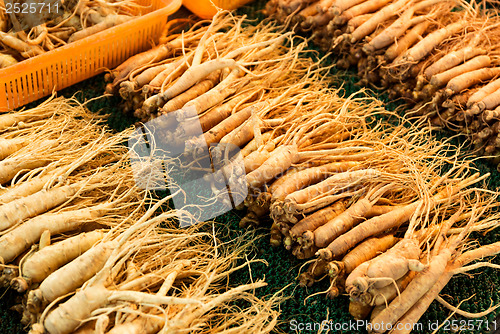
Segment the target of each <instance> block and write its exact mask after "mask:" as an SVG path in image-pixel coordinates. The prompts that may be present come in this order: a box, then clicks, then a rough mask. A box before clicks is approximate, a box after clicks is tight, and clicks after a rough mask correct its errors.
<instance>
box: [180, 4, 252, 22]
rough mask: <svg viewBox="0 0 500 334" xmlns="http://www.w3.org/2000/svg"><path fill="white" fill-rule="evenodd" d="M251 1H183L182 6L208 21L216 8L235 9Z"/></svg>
mask: <svg viewBox="0 0 500 334" xmlns="http://www.w3.org/2000/svg"><path fill="white" fill-rule="evenodd" d="M251 1H253V0H184V1H183V2H182V4H183V5H184V6H186V8H187V9H189V10H190V11H192V12H193V13H195V14H196V15H198V16H199V17H201V18H204V19H210V18H212V16H214V15H215V13H217V8H222V9H228V10H232V9H236V8H238V7H241V6H243V5H245V4H247V3H249V2H251Z"/></svg>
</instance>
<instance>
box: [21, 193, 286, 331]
mask: <svg viewBox="0 0 500 334" xmlns="http://www.w3.org/2000/svg"><path fill="white" fill-rule="evenodd" d="M169 199H171V196H168V197H166V198H164V199H163V200H161V201H159V202H156V203H155V204H154V205H153V206H151V208H150V209H149V210H148V211H147V212H146V213H145V214H144V215H143V216H142V217H140V218H139V219H138V220H134V224H133V225H130V226H128V227H125V226H124V225H121V226H119V227H117V228H112V229H111V230H110V231H109V232H108V233H107V234H106V235H105V236H104V238H103V239H102V240H101V242H100V243H99V244H97V245H96V246H94V248H93V249H94V250H96V251H97V250H102V249H106V250H108V251H107V253H106V254H105V256H104V257H105V259H104V263H103V264H102V265H100V266H99V268H98V269H97V270H94V268H92V270H93V272H94V273H93V275H92V278H90V279H89V280H87V281H86V282H85V283H84V282H83V281H82V282H80V284H81V283H84V284H83V286H82V287H81V288H80V289H79V290H77V291H76V293H75V294H73V295H72V296H71V297H69V298H67V299H66V300H64V301H62V302H61V303H59V304H58V305H54V304H53V303H52V304H50V305H49V306H47V308H46V309H45V311H43V313H42V314H41V316H40V317H39V320H38V323H36V324H35V325H34V326H33V327H32V330H31V332H30V333H33V334H35V333H45V332H48V333H51V334H52V333H58V334H63V333H68V334H69V333H79V334H83V333H110V334H111V333H137V334H139V333H140V334H153V333H192V332H196V333H234V332H238V333H249V332H252V333H253V332H255V333H269V332H270V331H271V330H272V329H273V328H274V326H275V325H276V322H277V317H278V314H279V313H278V312H277V311H276V310H274V308H275V306H276V304H277V302H278V300H279V298H278V296H276V295H275V296H272V297H271V298H268V299H267V300H262V299H258V298H257V297H255V294H254V290H255V289H256V288H259V287H263V286H265V283H264V282H262V281H257V282H252V283H250V284H243V285H239V286H237V287H230V282H227V279H228V277H229V274H231V273H232V272H234V271H236V270H239V269H241V268H245V267H248V266H249V265H250V262H252V261H248V260H244V261H242V263H241V264H239V265H237V260H241V259H244V258H245V256H244V255H245V252H247V251H248V247H249V246H250V245H251V244H252V241H254V238H253V237H252V236H251V234H250V235H243V236H241V237H238V238H237V239H235V240H232V241H230V242H226V243H222V242H220V241H219V240H217V239H216V236H215V234H216V232H215V229H214V233H213V234H212V233H207V232H200V231H199V229H198V227H196V228H189V229H184V230H183V229H178V228H174V227H173V225H174V224H175V225H176V224H177V223H174V219H175V218H176V217H177V215H178V214H179V212H178V210H168V211H165V212H163V213H161V214H157V215H156V216H154V217H151V216H152V215H153V214H154V212H155V211H156V210H157V209H158V208H159V206H160V204H162V203H163V202H165V201H166V200H169ZM84 255H85V254H83V255H82V256H84ZM101 257H102V255H101ZM63 274H65V275H69V276H71V274H70V273H61V276H59V277H58V281H59V283H60V282H63V281H64V279H69V276H63ZM38 293H41V292H39V290H34V291H33V298H34V299H30V297H28V302H30V301H31V300H36V299H35V298H38V295H37V294H38ZM238 305H247V306H238Z"/></svg>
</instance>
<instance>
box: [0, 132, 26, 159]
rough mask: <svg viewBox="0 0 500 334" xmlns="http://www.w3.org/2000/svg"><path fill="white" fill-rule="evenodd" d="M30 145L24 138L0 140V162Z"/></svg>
mask: <svg viewBox="0 0 500 334" xmlns="http://www.w3.org/2000/svg"><path fill="white" fill-rule="evenodd" d="M28 144H29V142H28V140H27V139H26V138H23V137H21V138H12V139H2V138H0V160H3V159H5V158H7V157H8V156H9V155H11V154H12V153H14V152H17V151H19V150H20V149H21V148H23V147H24V146H26V145H28Z"/></svg>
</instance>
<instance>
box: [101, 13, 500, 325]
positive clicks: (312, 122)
mask: <svg viewBox="0 0 500 334" xmlns="http://www.w3.org/2000/svg"><path fill="white" fill-rule="evenodd" d="M244 23H245V22H244V18H234V17H231V16H229V15H227V14H225V13H224V12H220V13H219V14H218V15H217V16H216V17H215V18H214V20H213V21H212V22H211V23H210V24H209V25H205V26H203V25H202V24H203V22H202V23H199V24H198V25H195V27H194V28H193V29H191V30H189V31H187V32H186V31H185V32H183V33H182V34H179V35H172V36H171V37H170V38H171V40H170V41H169V42H166V43H165V44H161V45H160V46H158V47H157V48H155V49H152V50H150V51H147V52H145V53H143V54H140V55H138V56H134V57H132V58H131V59H129V60H128V61H126V62H125V63H124V64H122V65H120V66H119V67H118V68H117V69H115V70H113V71H112V72H111V73H110V74H109V75H108V78H109V79H111V78H114V79H113V80H114V81H113V82H112V83H110V84H109V85H108V87H107V90H108V92H115V93H119V94H120V95H121V96H122V97H123V98H124V99H125V100H126V105H127V106H128V110H129V111H131V110H135V111H134V113H135V115H136V116H138V117H139V118H141V119H142V120H143V121H150V120H151V119H153V118H156V117H158V118H156V119H162V120H165V122H173V121H169V120H170V119H171V118H169V117H168V116H170V115H173V114H174V115H175V122H178V124H175V122H173V123H172V124H173V125H172V124H170V125H171V127H170V128H169V130H168V131H165V132H162V136H161V137H162V138H163V140H165V141H167V142H176V143H177V144H179V145H181V146H183V150H184V153H187V154H193V159H194V161H196V158H197V153H198V150H197V149H196V148H200V147H203V146H204V145H205V146H210V145H213V146H214V147H212V149H211V155H212V157H214V156H215V157H219V158H220V157H223V158H222V159H223V160H224V164H223V167H222V168H221V169H220V170H218V171H217V172H216V174H215V176H214V179H221V180H224V179H226V180H227V184H235V183H238V182H240V183H241V182H242V180H243V184H244V186H246V187H247V188H248V192H249V195H248V196H247V197H246V199H245V205H246V206H247V207H248V213H247V215H246V216H245V217H244V218H243V219H242V221H241V223H240V225H241V226H242V227H245V226H249V225H259V224H260V223H261V221H262V220H264V219H265V217H266V216H267V215H268V214H270V216H271V217H272V218H273V220H274V222H273V225H272V226H271V243H272V244H273V245H276V246H278V245H280V244H282V243H283V244H284V246H285V247H286V248H287V249H289V250H292V252H293V254H294V255H295V256H296V257H298V258H300V259H309V258H312V257H315V256H317V258H316V259H313V260H312V264H311V265H310V267H309V269H308V272H307V273H305V274H304V275H302V276H301V281H302V282H303V284H304V285H309V284H311V283H312V282H314V281H316V280H319V279H320V278H321V277H325V276H326V273H327V271H326V266H327V265H329V266H330V265H333V264H334V263H335V261H339V260H342V258H343V256H344V255H345V256H347V255H349V254H351V252H354V251H355V250H356V252H361V253H362V254H363V255H362V256H359V255H358V256H355V255H354V253H353V254H351V256H354V258H355V260H356V261H357V262H356V265H352V266H353V267H351V269H348V270H351V271H352V270H353V269H354V267H357V266H359V265H361V264H362V263H366V264H364V265H363V266H362V267H361V268H363V267H365V266H367V265H368V262H367V261H368V260H371V258H375V256H376V255H379V253H380V252H383V251H386V250H388V249H392V248H393V246H394V247H395V248H394V250H392V251H390V252H389V253H388V255H386V256H389V258H390V255H391V254H392V253H393V252H396V253H398V252H399V251H398V249H400V248H402V249H403V250H404V251H405V252H406V251H407V250H406V249H407V248H409V250H408V251H407V253H402V255H401V256H399V258H398V259H397V260H398V261H399V262H398V263H397V264H395V266H396V268H395V269H394V271H395V272H396V273H395V274H390V273H389V274H388V273H387V272H386V271H380V272H376V273H374V274H373V273H372V272H371V271H370V276H368V277H369V278H373V280H369V282H368V283H367V285H368V287H367V288H366V289H365V288H364V287H361V288H360V289H363V290H360V291H361V292H359V293H358V295H361V294H363V293H364V294H363V296H365V297H366V291H368V290H367V289H370V288H372V286H373V284H374V282H375V281H377V282H378V281H380V282H379V283H378V284H377V286H381V287H386V286H387V289H391V288H395V285H394V284H392V285H391V284H390V283H391V282H393V283H394V282H397V281H398V280H400V279H401V278H402V277H403V276H405V275H408V276H410V274H408V271H409V269H411V272H412V273H413V274H411V275H414V276H411V277H410V278H406V280H407V282H408V281H409V280H411V279H412V278H416V277H420V276H419V275H423V274H424V273H427V272H428V271H429V270H431V269H429V268H431V267H430V265H427V264H430V263H431V260H432V259H433V258H432V257H431V255H432V256H434V255H436V256H437V255H439V254H441V253H440V252H441V251H442V252H445V253H446V254H448V255H449V257H446V256H445V255H443V256H442V257H443V258H444V262H445V263H450V265H451V263H452V261H455V260H456V256H457V255H458V254H460V252H461V251H462V249H463V247H464V245H465V244H466V242H467V236H468V234H469V232H470V231H474V230H483V229H484V230H487V229H490V228H492V227H494V226H496V220H495V218H496V216H494V215H491V216H490V218H484V217H485V216H487V214H489V213H490V210H493V209H492V208H491V207H493V206H494V205H492V204H491V203H492V199H491V198H493V197H494V195H491V196H490V197H488V193H487V192H481V191H476V192H474V194H476V193H477V195H475V197H474V196H472V195H471V193H472V192H473V190H471V189H469V188H468V187H469V186H471V185H473V184H475V183H477V182H480V181H481V180H482V179H484V178H485V177H487V176H483V177H479V175H476V174H474V175H470V176H468V175H469V174H470V173H469V167H467V164H466V163H465V162H463V163H462V162H461V163H456V165H457V166H460V167H454V168H451V171H450V172H449V173H448V174H446V175H444V176H439V175H438V172H439V171H441V170H442V169H444V165H445V164H446V163H449V162H450V159H448V158H446V154H447V153H448V152H450V151H455V150H456V148H454V147H451V146H447V144H440V143H438V142H435V141H433V140H429V138H428V137H429V131H428V130H426V129H422V130H417V129H416V128H412V127H409V126H408V125H405V126H403V125H400V126H388V125H384V126H383V125H382V124H381V123H378V122H376V121H375V120H374V118H373V117H372V116H375V115H377V114H385V115H386V116H387V115H388V112H387V111H385V110H384V109H383V108H381V107H380V103H377V102H375V101H372V100H370V99H367V98H366V97H363V96H362V94H357V95H356V94H355V95H353V96H349V97H348V98H340V97H339V96H338V94H337V91H335V90H333V89H330V88H328V84H327V82H326V81H327V79H328V78H327V77H326V76H325V74H324V73H325V72H326V71H327V70H328V69H327V68H320V67H319V66H317V64H315V63H314V62H312V61H311V60H309V59H304V58H301V52H302V51H306V50H305V46H304V44H303V43H301V44H298V45H297V46H294V44H293V40H289V39H288V37H287V36H283V37H280V36H281V35H277V36H276V35H273V34H271V33H269V32H268V31H269V30H267V29H269V28H272V25H269V24H268V23H265V22H264V23H260V24H258V25H257V26H255V27H254V26H250V27H248V28H247V29H245V30H242V29H241V26H243V25H244ZM222 27H225V29H224V30H223V31H224V33H222V32H220V31H218V29H222ZM195 28H197V29H195ZM266 28H267V29H266ZM275 36H276V37H275ZM285 38H286V39H287V40H289V42H288V43H290V47H289V48H288V49H286V48H283V47H281V46H280V45H281V43H282V42H283V41H284V39H285ZM266 39H267V40H266ZM224 41H228V42H224ZM229 41H230V42H231V43H229ZM269 41H273V42H275V44H274V43H273V44H271V45H269V43H270V42H269ZM190 43H193V44H190ZM238 43H241V44H242V45H244V47H242V46H240V45H239V44H238ZM179 45H181V46H180V47H179ZM241 50H244V53H241V52H242V51H241ZM255 54H257V55H259V56H260V57H258V58H257V57H255V58H254V56H253V55H255ZM224 55H225V56H224ZM240 56H241V58H238V57H240ZM233 57H235V58H236V60H235V59H233ZM250 60H251V61H252V62H249V61H250ZM277 60H279V63H277ZM159 62H160V64H158V63H159ZM234 62H236V63H238V64H237V65H234ZM247 63H248V64H247ZM141 64H144V66H142V65H141ZM232 64H233V65H232ZM216 66H217V67H216ZM232 66H236V67H234V68H233V67H232ZM179 69H180V70H179ZM277 69H284V70H283V71H279V72H278V70H277ZM202 70H203V71H202ZM240 71H241V72H240ZM178 72H179V73H178ZM224 72H225V74H224ZM221 73H222V74H221ZM153 77H154V78H153ZM143 78H148V79H147V80H142V79H143ZM151 78H152V79H151ZM148 80H149V84H148V83H147V82H148ZM153 81H154V84H151V83H153ZM228 83H233V84H232V85H231V86H228ZM257 83H258V86H257ZM263 83H264V84H263ZM255 86H257V87H255ZM228 87H229V88H233V90H232V91H231V90H228ZM222 88H223V89H222ZM207 101H210V102H207ZM201 102H203V103H201ZM193 110H194V112H193ZM192 112H193V113H192ZM159 116H162V117H163V118H162V117H159ZM186 120H191V123H189V122H187V121H186ZM193 120H195V121H196V122H198V121H199V123H201V129H202V131H203V134H201V135H198V134H196V131H193V130H192V128H191V127H190V126H193V124H195V123H196V122H193ZM185 121H186V122H185ZM155 124H156V123H155ZM158 124H161V123H158ZM197 126H198V127H199V125H197ZM194 127H195V126H194ZM158 140H162V139H161V138H160V139H158ZM221 143H222V144H232V145H234V146H237V147H239V148H240V150H239V152H238V154H237V155H236V156H237V157H241V159H242V160H239V159H237V158H232V159H231V158H227V157H228V156H230V154H228V153H227V152H228V150H231V146H230V147H229V148H225V147H224V146H220V145H216V144H221ZM214 144H215V145H214ZM240 161H242V162H243V163H242V164H241V163H240ZM245 181H246V182H245ZM458 202H460V203H462V202H463V203H467V204H469V205H471V206H472V207H474V208H477V210H476V211H474V213H471V212H465V213H464V215H463V216H460V217H459V218H460V219H456V218H453V219H451V218H450V219H451V220H450V219H447V218H448V217H449V216H453V215H454V214H455V213H456V212H457V211H459V209H458V208H457V207H455V206H454V205H455V203H458ZM477 203H478V204H477ZM465 205H466V204H464V206H465ZM481 210H482V211H481ZM337 217H338V218H337ZM464 221H465V222H467V224H463V222H464ZM332 224H333V225H332ZM441 226H443V228H441ZM469 226H472V227H469ZM448 230H450V231H451V232H449V231H448ZM461 232H463V233H462V234H460V233H461ZM405 234H406V237H405ZM448 234H449V235H450V237H448ZM379 239H380V240H379ZM441 239H443V240H441ZM438 240H441V241H438ZM379 241H380V242H379ZM399 241H400V243H399ZM407 243H408V244H409V246H407V245H406V244H407ZM434 243H437V244H438V246H434V247H433V248H432V249H431V248H428V250H426V247H427V245H428V244H434ZM359 247H361V250H360V248H359ZM367 247H368V249H370V252H366V251H365V250H363V249H366V248H367ZM372 250H373V252H371V251H372ZM431 250H432V252H431ZM497 250H498V245H496V244H494V245H491V246H490V247H489V248H488V249H487V250H484V249H482V248H479V250H478V251H477V252H476V253H472V254H476V255H475V256H472V255H470V256H469V255H467V256H468V260H467V261H465V260H464V261H459V262H456V263H460V265H461V266H463V265H465V264H466V263H468V262H470V261H472V260H473V259H475V258H476V257H481V256H483V255H484V256H486V255H492V254H493V253H494V252H496V251H497ZM356 252H355V253H356ZM481 252H482V253H481ZM431 253H432V254H431ZM346 254H347V255H346ZM369 254H372V255H369ZM398 254H399V253H398ZM464 254H471V253H464ZM452 255H453V257H452ZM410 260H412V261H410ZM384 261H385V260H384ZM389 261H392V260H391V259H389ZM384 263H385V262H384ZM453 263H455V262H453ZM454 265H457V266H458V264H454ZM388 268H389V267H388ZM432 268H434V266H433V267H432ZM342 270H344V273H343V274H338V275H337V276H335V277H338V278H332V284H331V287H330V289H329V295H330V296H332V297H333V296H337V295H338V294H339V293H341V292H343V291H344V290H345V288H346V284H347V282H345V280H346V278H347V277H346V274H345V269H342ZM360 270H361V269H360ZM433 270H437V272H438V274H436V275H438V276H439V275H441V274H444V273H445V272H444V268H443V267H442V266H441V267H438V269H433ZM440 270H441V271H440ZM446 273H448V272H446ZM363 275H364V274H363ZM426 275H428V274H426ZM332 276H333V274H332ZM365 276H366V275H365ZM363 277H364V276H363ZM405 277H406V276H405ZM419 280H422V278H418V279H417V280H416V281H415V283H413V284H414V285H416V284H418V283H417V282H419ZM436 280H437V278H436ZM365 281H366V280H365ZM431 281H432V279H429V282H431ZM382 282H384V283H387V282H388V284H386V285H383V284H382ZM433 282H435V281H433ZM444 284H446V283H444ZM444 284H443V285H444ZM389 285H390V286H389ZM349 286H350V285H349ZM441 288H442V287H441ZM398 289H399V291H403V288H402V287H398V288H397V289H396V288H395V291H396V294H395V295H393V297H392V298H394V297H395V296H396V295H397V291H398ZM429 289H430V288H429V286H425V287H422V288H420V295H419V294H418V293H417V294H415V295H414V296H413V297H412V298H417V300H418V301H420V298H421V297H422V296H424V294H426V293H427V292H428V291H429ZM440 290H441V289H439V290H438V291H437V292H436V291H434V292H432V293H435V294H437V293H438V292H439V291H440ZM370 291H372V290H370ZM375 293H376V294H377V295H378V292H375ZM353 294H355V293H354V292H353ZM385 298H386V299H385V300H386V301H387V302H389V301H390V300H391V298H390V297H385ZM422 298H423V297H422ZM427 298H430V297H427ZM433 299H434V297H432V298H430V300H429V303H430V301H432V300H433ZM353 300H354V302H353V305H355V306H360V307H361V306H363V307H364V308H363V309H364V311H365V312H366V311H367V312H368V313H370V311H371V310H372V308H373V305H371V300H370V301H368V302H366V303H365V302H364V301H365V299H363V300H362V301H357V300H356V299H355V298H354V297H353ZM397 302H401V299H395V303H397ZM363 303H364V304H363ZM409 303H410V304H409V306H404V307H403V306H401V309H404V308H405V307H408V309H409V308H411V307H413V306H414V305H415V303H416V301H415V300H413V302H409ZM365 304H368V305H365ZM427 306H428V305H426V306H421V307H419V311H422V313H423V312H424V311H425V310H426V309H427ZM379 309H380V308H379ZM386 312H387V311H386ZM405 312H406V311H405ZM352 313H353V314H355V310H354V306H353V311H352ZM420 315H421V313H420V314H419V315H418V316H417V320H418V318H419V317H420ZM356 316H357V317H359V316H358V315H356ZM366 316H368V314H367V313H365V317H366ZM398 320H400V321H404V319H403V318H402V317H401V316H398V317H397V318H396V319H393V320H391V321H392V322H393V323H394V322H396V321H398ZM374 321H375V320H374ZM374 323H377V322H376V321H375V322H374Z"/></svg>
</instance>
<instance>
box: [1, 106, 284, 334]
mask: <svg viewBox="0 0 500 334" xmlns="http://www.w3.org/2000/svg"><path fill="white" fill-rule="evenodd" d="M101 123H102V117H97V116H95V115H93V114H91V113H90V112H89V111H87V110H86V109H85V107H84V106H82V105H81V104H78V102H77V101H75V100H66V99H63V98H52V99H49V100H48V101H46V102H44V103H42V104H41V105H39V106H38V107H36V108H33V109H30V110H24V111H20V112H16V113H8V114H3V115H0V171H1V172H0V175H1V185H2V187H1V189H0V217H1V219H0V227H1V231H0V259H1V262H2V274H1V277H0V284H1V285H2V286H3V287H10V288H12V289H15V290H17V292H19V293H22V295H19V297H18V298H17V299H18V302H19V304H18V305H15V306H13V309H14V310H17V311H19V312H21V313H22V320H21V321H22V323H23V324H25V325H30V324H32V325H33V327H32V330H31V333H51V334H53V333H73V332H78V333H90V332H91V333H104V332H105V331H106V332H107V331H109V332H110V333H122V332H123V331H126V332H127V333H157V332H162V333H174V332H178V331H179V332H187V331H191V330H192V331H197V332H200V333H226V332H227V331H228V330H229V329H228V328H229V327H230V328H231V330H230V331H232V330H236V329H238V330H241V331H243V332H245V331H252V332H256V333H267V332H269V331H270V330H271V329H272V328H273V327H274V325H275V323H276V318H277V316H278V312H277V311H275V310H274V307H275V304H276V301H277V297H272V298H268V299H267V300H260V299H258V298H256V297H255V296H254V294H253V291H254V289H255V288H258V287H262V286H264V283H263V282H260V281H259V282H255V283H252V284H248V285H242V286H239V287H236V288H234V289H229V288H227V283H225V282H224V280H226V279H227V277H228V275H229V274H230V273H231V272H233V271H235V270H238V269H239V268H244V267H245V266H248V265H249V262H248V261H243V263H241V261H240V263H239V264H238V265H237V261H238V260H240V259H242V258H243V257H242V254H243V253H244V252H246V251H247V248H248V246H249V245H251V244H252V240H253V238H254V237H253V236H252V235H251V234H247V235H243V236H241V237H239V238H238V239H237V240H234V241H231V242H228V243H221V242H220V241H218V240H217V239H216V238H215V235H212V234H211V233H206V232H200V229H195V228H192V229H189V230H182V229H178V228H175V227H174V225H175V224H176V223H175V222H174V220H175V218H176V217H177V215H178V214H179V212H178V211H176V210H168V211H165V212H163V213H161V214H159V215H158V210H160V209H161V208H162V207H163V206H164V204H165V203H166V202H168V200H170V199H171V197H172V196H168V197H166V198H163V199H162V200H160V201H158V200H155V199H153V198H152V197H151V196H150V195H148V194H147V193H146V192H145V191H144V190H141V189H139V188H137V187H136V185H135V182H134V175H133V173H132V171H131V168H130V166H129V163H128V154H127V148H126V147H125V146H124V145H123V143H124V141H125V140H126V139H128V138H129V137H130V136H131V135H132V133H133V129H129V130H126V131H124V132H122V133H118V134H112V133H111V132H109V130H106V129H105V128H104V127H103V124H101ZM147 207H149V209H148V210H146V209H147ZM154 215H156V216H154ZM184 216H185V215H184ZM160 224H161V226H160ZM207 240H208V241H207ZM211 240H213V241H211ZM72 295H74V296H72ZM70 296H72V297H71V298H69V299H68V297H70ZM235 300H240V302H242V301H245V302H248V303H250V305H251V307H249V308H244V307H242V308H238V307H237V306H236V305H235V304H234V302H235ZM221 314H224V316H221Z"/></svg>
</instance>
